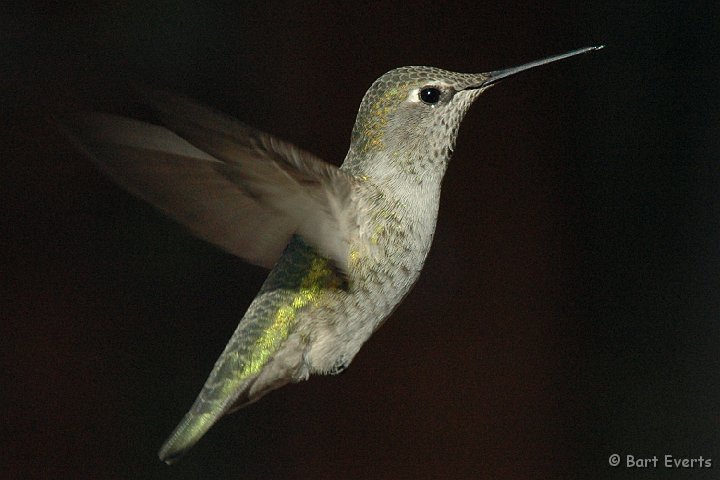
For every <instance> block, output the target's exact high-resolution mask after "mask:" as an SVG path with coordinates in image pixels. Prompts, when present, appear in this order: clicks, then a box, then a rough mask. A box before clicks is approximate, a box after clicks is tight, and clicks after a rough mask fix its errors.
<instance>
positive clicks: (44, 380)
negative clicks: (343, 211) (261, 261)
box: [0, 0, 720, 479]
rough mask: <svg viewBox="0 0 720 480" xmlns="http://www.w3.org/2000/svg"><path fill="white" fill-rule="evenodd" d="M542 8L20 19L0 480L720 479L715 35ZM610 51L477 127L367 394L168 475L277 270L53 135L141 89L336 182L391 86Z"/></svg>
mask: <svg viewBox="0 0 720 480" xmlns="http://www.w3.org/2000/svg"><path fill="white" fill-rule="evenodd" d="M535 3H536V2H526V3H523V2H514V3H507V4H502V5H500V4H497V3H496V2H477V1H475V2H467V3H466V4H460V3H445V2H428V3H406V2H398V3H390V2H369V3H366V2H354V3H352V4H350V3H348V4H346V5H343V6H339V3H338V4H335V3H330V2H327V3H310V2H308V3H305V2H298V3H277V2H261V3H256V4H250V3H244V2H243V4H242V5H238V4H237V3H236V2H230V1H228V2H223V3H213V4H209V3H208V2H201V1H190V0H186V1H180V2H176V1H166V2H151V3H147V2H117V3H116V4H113V3H107V2H82V3H80V4H76V6H73V7H59V6H55V7H48V9H44V8H43V7H40V6H38V5H34V6H28V5H27V4H25V6H23V7H17V8H10V7H2V10H0V92H1V93H0V107H2V115H1V116H0V122H1V123H0V125H1V128H0V182H1V183H0V215H1V216H0V222H1V223H0V252H1V253H0V262H1V264H0V272H1V273H0V282H1V284H2V285H1V292H2V293H1V294H0V295H1V297H2V300H0V320H1V323H0V329H1V330H0V334H1V335H2V343H1V344H2V349H1V350H0V354H1V355H2V384H0V399H1V400H2V410H1V411H2V414H1V415H2V418H1V425H2V429H1V430H0V438H1V440H0V451H2V455H0V458H2V460H0V470H1V471H2V472H3V474H2V476H3V477H4V478H105V479H139V478H168V479H190V478H193V479H196V478H213V479H229V478H244V479H251V478H298V479H304V478H313V479H334V478H376V479H380V478H382V479H386V478H387V479H396V478H502V479H514V478H518V479H529V478H542V479H545V478H633V479H634V478H651V477H653V478H655V477H656V476H660V477H662V478H688V479H695V478H717V477H718V475H720V473H718V472H720V428H719V427H720V408H719V406H718V400H720V387H719V385H720V277H719V275H718V274H720V223H719V219H720V192H719V191H718V190H719V187H720V167H719V165H718V160H719V158H718V156H719V155H718V152H719V151H720V150H719V149H720V140H719V139H720V116H719V114H718V112H720V105H719V104H718V103H719V100H720V97H719V96H718V90H717V84H718V76H719V75H720V59H719V53H718V52H719V50H718V45H720V43H718V37H717V35H716V33H717V31H718V28H719V27H718V25H720V17H719V16H718V9H717V8H716V7H713V6H711V4H710V2H708V5H700V4H693V5H688V4H685V5H680V2H678V4H674V3H670V2H630V3H632V5H628V4H627V3H628V2H608V3H605V2H600V3H602V5H593V6H585V7H583V6H578V5H577V4H576V2H565V3H561V2H551V3H548V4H546V5H544V6H537V5H535ZM333 5H334V6H333ZM601 43H602V44H606V45H607V46H606V48H605V49H604V50H602V51H599V52H593V53H591V54H588V55H585V56H582V57H577V58H574V59H571V60H567V61H564V62H562V63H557V64H554V65H552V66H547V67H544V68H541V69H536V70H533V71H531V72H527V73H525V74H523V75H521V76H518V77H516V78H512V79H509V80H507V81H504V82H502V84H501V85H499V86H497V87H496V88H493V89H492V90H489V91H488V92H487V93H486V94H485V95H484V96H482V97H481V98H480V99H479V100H478V101H477V103H476V105H475V106H474V107H473V108H472V109H471V111H470V113H469V114H468V116H467V117H466V120H465V121H464V123H463V126H462V128H461V131H460V136H459V139H458V143H457V149H456V152H455V156H454V158H453V160H452V162H451V164H450V168H449V170H448V173H447V177H446V180H445V183H444V195H443V199H442V203H441V209H440V218H439V221H438V227H437V233H436V236H435V242H434V246H433V249H432V251H431V252H430V256H429V258H428V260H427V263H426V266H425V269H424V271H423V275H422V276H421V278H420V281H419V282H418V284H417V285H416V287H415V288H414V290H413V291H412V292H411V294H410V295H409V296H408V297H407V299H406V300H405V302H404V303H403V304H402V305H401V306H400V307H399V308H398V309H397V311H396V312H395V314H394V315H393V316H392V318H391V319H390V320H389V321H388V322H387V323H386V325H385V326H384V327H383V328H382V329H381V330H380V331H379V332H378V333H377V334H376V335H375V336H374V337H373V338H372V339H371V340H370V341H369V342H368V343H367V344H366V346H365V347H364V348H363V349H362V350H361V352H360V354H359V355H358V356H357V357H356V359H355V361H354V362H353V364H352V366H351V367H350V369H349V370H348V371H347V373H345V374H343V375H341V376H339V377H327V378H326V377H314V378H312V379H311V380H310V381H309V382H305V383H302V384H299V385H293V386H290V387H287V388H284V389H282V390H279V391H277V392H275V393H273V394H271V395H269V396H268V397H266V398H265V399H263V401H261V402H260V403H258V404H256V405H253V406H251V407H250V408H248V409H246V410H243V411H242V412H240V413H237V414H235V415H233V416H231V417H226V418H225V419H223V420H222V421H220V422H219V423H218V424H217V425H216V426H215V427H214V428H213V429H212V430H211V431H210V432H209V433H208V434H207V435H206V436H205V438H203V439H202V440H201V442H200V443H199V444H198V445H197V446H196V447H195V448H194V449H193V450H192V451H191V452H190V454H189V455H188V456H187V457H186V458H184V459H183V460H182V461H181V462H180V463H179V464H177V465H175V466H172V467H168V466H166V465H164V464H162V463H161V462H160V461H159V460H158V459H157V457H156V451H157V449H158V447H159V446H160V444H161V443H162V442H163V440H164V439H165V437H166V436H167V435H168V434H169V433H170V431H171V430H172V429H173V428H174V427H175V424H176V423H177V422H178V421H179V420H180V418H181V417H182V415H183V414H184V413H185V411H186V410H187V409H188V408H189V407H190V405H191V403H192V402H193V400H194V398H195V395H196V394H197V393H198V392H199V390H200V387H201V385H202V383H203V382H204V380H205V377H206V375H207V374H208V373H209V371H210V369H211V367H212V365H213V363H214V361H215V359H216V357H217V355H218V354H219V353H220V351H221V350H222V348H223V346H224V345H225V342H226V340H227V339H228V338H229V336H230V334H231V332H232V331H233V330H234V329H235V326H236V324H237V321H238V320H239V319H240V318H241V316H242V314H243V312H244V311H245V309H246V307H247V306H248V304H249V303H250V301H251V300H252V298H253V297H254V295H255V293H256V291H257V290H258V288H259V286H260V284H261V283H262V280H263V279H264V276H265V272H264V271H263V270H262V269H260V268H256V267H252V266H247V265H245V264H244V263H243V262H241V261H240V260H238V259H236V258H233V257H231V256H230V255H227V254H225V253H223V252H222V251H220V250H218V249H216V248H214V247H212V246H210V245H207V244H205V243H204V242H202V241H200V240H197V239H195V238H193V237H191V236H190V235H189V234H187V233H186V232H185V230H183V228H182V227H180V226H178V225H176V224H175V223H173V222H172V221H170V220H167V219H165V218H163V217H162V216H161V215H159V214H158V213H156V211H155V210H154V209H153V208H152V207H149V206H148V205H146V204H144V203H143V202H141V201H139V200H136V199H135V198H133V197H131V196H130V195H128V194H126V193H125V192H124V191H123V190H121V189H120V188H118V187H116V186H115V185H114V184H112V183H111V182H110V181H109V180H107V179H106V178H105V177H103V176H102V175H101V174H99V173H98V172H97V171H96V170H95V169H94V168H93V166H92V164H91V162H89V161H88V160H87V159H86V158H84V157H83V156H82V155H80V154H78V153H77V152H76V151H75V150H74V149H73V148H72V146H71V145H69V144H68V143H67V142H66V141H65V140H64V139H63V138H62V136H61V135H60V134H59V133H58V132H57V131H56V130H55V129H54V128H53V127H52V126H51V125H49V124H48V123H46V122H45V121H44V120H43V116H44V115H46V114H48V113H57V112H64V111H70V110H75V109H99V110H106V111H112V112H119V113H132V111H133V109H135V108H136V106H134V104H133V103H132V101H131V100H130V99H131V96H130V95H129V94H128V89H127V88H126V87H127V82H128V81H142V82H146V83H152V84H154V85H158V86H161V87H166V88H171V89H175V90H179V91H181V92H183V93H185V94H187V95H189V96H192V97H195V98H197V99H199V100H201V101H203V102H205V103H208V104H210V105H213V106H215V107H217V108H219V109H221V110H224V111H226V112H228V113H230V114H232V115H234V116H236V117H238V118H240V119H242V120H244V121H246V122H247V123H249V124H252V125H255V126H257V127H258V128H261V129H263V130H266V131H269V132H271V133H273V134H276V135H278V136H280V137H282V138H285V139H287V140H290V141H293V142H295V143H297V144H298V145H300V146H302V147H304V148H306V149H308V150H310V151H312V152H315V153H317V154H318V155H319V156H321V157H322V158H325V159H327V160H328V161H330V162H332V163H335V164H339V163H340V162H341V161H342V159H343V157H344V155H345V151H346V149H347V145H348V141H349V135H350V130H351V128H352V124H353V121H354V116H355V112H356V110H357V107H358V105H359V102H360V99H361V98H362V95H363V93H364V92H365V90H366V89H367V87H368V86H369V85H370V84H371V82H372V81H373V80H374V79H375V78H377V77H378V76H379V75H381V74H382V73H384V72H385V71H387V70H389V69H391V68H394V67H397V66H401V65H413V64H420V65H434V66H438V67H443V68H447V69H451V70H457V71H468V72H478V71H487V70H492V69H496V68H501V67H506V66H512V65H516V64H520V63H523V62H526V61H530V60H534V59H537V58H540V57H543V56H546V55H550V54H555V53H560V52H563V51H567V50H571V49H574V48H578V47H584V46H588V45H595V44H601ZM612 453H618V454H620V455H622V456H623V461H624V456H625V455H628V454H630V455H634V456H636V457H652V456H653V455H657V456H658V457H662V456H663V455H666V454H670V455H673V456H675V457H687V458H697V457H699V456H700V455H702V456H703V457H705V458H712V463H713V467H712V469H709V470H708V469H704V470H702V469H693V470H683V471H677V470H667V469H664V468H661V466H660V465H661V463H662V458H661V459H660V461H659V463H658V467H657V468H655V469H652V468H650V469H645V470H641V471H638V470H632V469H628V468H624V467H616V468H613V467H610V466H609V465H608V456H609V455H610V454H612Z"/></svg>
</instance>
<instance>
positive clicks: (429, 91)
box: [420, 87, 440, 105]
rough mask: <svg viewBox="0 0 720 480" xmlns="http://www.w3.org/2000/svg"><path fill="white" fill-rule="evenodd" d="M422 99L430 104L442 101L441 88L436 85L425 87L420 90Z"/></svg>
mask: <svg viewBox="0 0 720 480" xmlns="http://www.w3.org/2000/svg"><path fill="white" fill-rule="evenodd" d="M420 100H422V101H423V102H424V103H427V104H428V105H434V104H436V103H438V102H439V101H440V90H439V89H437V88H435V87H425V88H423V89H422V90H420Z"/></svg>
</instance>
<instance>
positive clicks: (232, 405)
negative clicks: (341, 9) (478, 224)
mask: <svg viewBox="0 0 720 480" xmlns="http://www.w3.org/2000/svg"><path fill="white" fill-rule="evenodd" d="M600 48H602V46H595V47H588V48H582V49H578V50H573V51H570V52H567V53H564V54H561V55H555V56H551V57H547V58H544V59H542V60H537V61H534V62H530V63H526V64H524V65H521V66H517V67H513V68H506V69H502V70H495V71H491V72H487V73H479V74H465V73H455V72H451V71H447V70H442V69H439V68H435V67H421V66H409V67H400V68H397V69H394V70H391V71H389V72H388V73H385V74H384V75H382V76H381V77H380V78H378V79H377V80H376V81H375V82H374V83H373V84H372V86H371V87H370V88H369V90H368V91H367V92H366V93H365V96H364V97H363V99H362V102H361V104H360V108H359V111H358V114H357V118H356V121H355V125H354V127H353V130H352V134H351V139H350V148H349V151H348V153H347V156H346V157H345V160H344V162H343V163H342V165H341V166H340V167H339V168H338V167H336V166H334V165H332V164H329V163H326V162H324V161H322V160H320V159H319V158H317V157H315V156H314V155H312V154H310V153H308V152H306V151H304V150H301V149H300V148H298V147H296V146H294V145H292V144H290V143H287V142H285V141H283V140H280V139H278V138H275V137H273V136H271V135H269V134H266V133H263V132H260V131H258V130H256V129H254V128H251V127H249V126H247V125H245V124H243V123H240V122H239V121H237V120H235V119H233V118H231V117H229V116H227V115H225V114H222V113H220V112H218V111H215V110H214V109H211V108H209V107H206V106H204V105H202V104H200V103H197V102H195V101H193V100H190V99H188V98H186V97H183V96H179V95H175V94H170V93H168V92H165V91H160V90H150V89H143V91H142V93H141V96H142V98H143V99H144V100H145V101H146V102H147V103H148V104H149V106H150V107H151V108H152V109H153V110H154V111H155V112H156V113H157V115H158V117H159V119H160V121H161V122H160V123H162V125H158V124H151V123H146V122H143V121H139V120H134V119H129V118H125V117H121V116H117V115H111V114H106V113H83V114H78V115H75V116H73V117H72V118H71V119H70V120H68V119H65V120H64V121H63V122H62V123H63V125H62V128H63V129H64V130H65V132H66V133H67V134H68V135H69V136H70V138H71V139H72V140H73V141H74V142H75V143H76V145H78V146H79V147H80V148H81V149H82V150H83V151H84V152H85V153H86V154H87V155H89V156H90V157H91V158H92V159H93V160H94V161H95V163H96V164H97V165H98V167H99V168H100V170H102V171H103V172H105V173H106V174H107V175H109V177H111V178H112V179H113V180H114V181H115V182H117V183H118V184H119V185H121V186H122V187H124V188H125V189H127V190H128V191H129V192H131V193H132V194H134V195H136V196H138V197H140V198H142V199H144V200H146V201H147V202H149V203H150V204H152V205H154V206H155V207H156V208H157V209H159V210H160V211H162V212H164V213H165V214H167V215H168V216H170V217H171V218H173V219H175V220H176V221H178V222H179V223H180V224H182V225H184V226H186V227H187V228H188V229H189V230H190V231H191V232H193V233H194V234H196V235H197V236H199V237H201V238H203V239H205V240H207V241H208V242H211V243H213V244H215V245H217V246H219V247H220V248H222V249H224V250H226V251H227V252H229V253H231V254H233V255H236V256H238V257H240V258H242V259H244V260H246V261H247V262H249V263H252V264H255V265H260V266H262V267H266V268H268V269H271V271H270V273H269V275H268V277H267V279H266V280H265V282H264V283H263V285H262V287H261V289H260V292H259V293H258V294H257V296H256V297H255V299H254V300H253V301H252V303H251V304H250V306H249V307H248V310H247V312H246V313H245V315H244V316H243V318H242V319H241V321H240V323H239V325H238V327H237V329H236V330H235V332H234V333H233V335H232V337H231V338H230V340H229V342H228V344H227V346H226V347H225V349H224V351H223V352H222V354H221V355H220V357H219V358H218V359H217V362H216V363H215V366H214V367H213V369H212V371H211V373H210V375H209V377H208V379H207V381H206V382H205V385H204V386H203V388H202V390H201V392H200V394H199V395H198V397H197V399H196V400H195V402H194V404H193V405H192V407H191V408H190V410H189V411H188V412H187V414H186V415H185V417H184V418H183V419H182V421H181V422H180V424H179V425H178V426H177V428H176V429H175V430H174V432H173V433H172V434H171V435H170V437H169V438H168V439H167V441H166V442H165V443H164V445H162V447H161V449H160V451H159V457H160V459H161V460H163V461H165V462H166V463H168V464H170V463H173V462H174V461H176V460H177V459H178V458H180V457H181V456H182V455H183V454H184V453H186V452H187V451H188V450H189V449H190V448H191V447H192V446H193V445H195V443H196V442H198V440H199V439H200V438H201V437H202V436H203V435H204V434H205V433H206V432H207V431H208V430H209V429H210V427H211V426H212V425H213V424H214V423H215V422H217V421H218V419H219V418H220V417H221V416H223V415H225V414H228V413H230V412H233V411H235V410H237V409H240V408H242V407H245V406H247V405H249V404H251V403H253V402H255V401H257V400H259V399H260V398H261V397H263V396H264V395H266V394H267V393H269V392H270V391H272V390H275V389H277V388H280V387H282V386H283V385H286V384H288V383H290V382H299V381H302V380H306V379H307V378H308V377H309V376H310V375H312V374H336V373H339V372H341V371H343V370H344V369H345V368H346V367H347V366H348V365H349V364H350V362H351V361H352V360H353V358H354V357H355V355H356V354H357V353H358V351H359V350H360V348H361V346H362V345H363V344H364V343H365V342H366V341H367V340H368V339H369V338H370V336H371V335H372V334H373V332H375V331H376V330H377V329H378V328H379V327H380V326H381V325H382V324H383V322H384V321H385V320H386V319H387V318H388V317H389V316H390V314H391V313H392V312H393V310H394V309H395V308H396V307H397V306H398V304H399V303H400V302H401V301H402V300H403V298H404V297H405V296H406V295H407V294H408V292H409V290H410V289H411V287H412V286H413V284H414V283H415V282H416V281H417V279H418V277H419V275H420V271H421V269H422V267H423V264H424V262H425V258H426V257H427V254H428V251H429V250H430V245H431V243H432V239H433V234H434V231H435V224H436V219H437V214H438V207H439V201H440V189H441V182H442V179H443V176H444V174H445V171H446V168H447V166H448V161H449V160H450V157H451V155H452V152H453V149H454V146H455V141H456V137H457V134H458V129H459V127H460V123H461V121H462V119H463V117H464V115H465V113H466V112H467V110H468V108H469V107H470V105H471V104H472V103H473V102H474V101H475V100H476V99H477V98H478V97H479V96H480V95H481V94H482V93H483V92H485V91H486V90H487V89H488V88H490V87H492V86H493V85H495V84H496V83H498V82H499V81H500V80H502V79H504V78H507V77H509V76H511V75H514V74H516V73H519V72H522V71H524V70H527V69H530V68H533V67H537V66H540V65H544V64H547V63H550V62H555V61H558V60H562V59H565V58H568V57H572V56H575V55H579V54H583V53H586V52H589V51H591V50H598V49H600Z"/></svg>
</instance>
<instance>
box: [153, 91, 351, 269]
mask: <svg viewBox="0 0 720 480" xmlns="http://www.w3.org/2000/svg"><path fill="white" fill-rule="evenodd" d="M142 95H143V97H144V99H145V100H146V101H147V102H148V103H149V104H150V105H151V106H152V107H153V108H155V109H156V111H157V112H158V114H159V115H160V117H161V119H162V121H163V123H164V125H165V126H166V127H167V128H169V129H170V130H172V131H173V132H175V133H176V134H177V135H179V136H180V137H182V138H183V139H185V140H187V141H188V142H189V143H191V144H192V145H194V146H195V147H197V148H198V149H200V150H201V151H203V152H206V153H208V154H209V155H211V156H212V157H214V158H216V159H218V160H219V161H221V162H222V165H221V166H219V167H218V171H221V172H222V173H223V174H224V175H225V177H226V178H228V179H229V180H230V181H231V182H232V183H234V184H236V185H238V186H241V187H242V189H243V190H244V191H245V192H246V193H247V194H248V195H249V196H250V197H252V198H253V199H255V200H256V201H257V202H258V203H259V204H260V205H262V206H263V207H266V208H268V209H270V210H272V211H275V212H278V213H281V214H283V215H286V216H288V217H289V218H292V219H293V220H294V222H296V225H297V230H296V233H298V234H299V235H300V236H302V237H303V239H304V240H305V241H306V242H307V243H308V244H310V245H312V246H313V247H314V248H315V249H316V250H318V251H319V252H320V253H321V254H323V255H324V256H326V257H327V258H329V259H331V260H333V262H334V264H335V265H336V266H337V267H339V268H340V270H342V271H344V272H347V266H348V265H347V262H348V253H349V244H350V241H351V239H352V238H353V237H354V236H355V235H356V232H357V229H358V225H357V217H356V215H355V209H354V205H353V196H352V193H353V184H354V180H353V178H352V177H351V176H349V175H348V174H346V173H345V172H342V171H341V170H340V169H338V168H337V167H335V166H334V165H330V164H328V163H326V162H324V161H322V160H320V159H319V158H317V157H315V156H314V155H312V154H310V153H308V152H306V151H304V150H301V149H299V148H297V147H296V146H294V145H292V144H290V143H287V142H284V141H282V140H280V139H278V138H275V137H273V136H271V135H268V134H266V133H263V132H260V131H258V130H255V129H253V128H251V127H248V126H247V125H244V124H242V123H240V122H239V121H237V120H235V119H233V118H231V117H229V116H227V115H225V114H222V113H220V112H217V111H215V110H212V109H211V108H209V107H206V106H204V105H200V104H199V103H197V102H194V101H193V100H190V99H188V98H185V97H181V96H177V95H172V94H169V93H167V92H162V91H157V90H143V91H142Z"/></svg>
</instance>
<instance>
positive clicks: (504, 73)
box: [469, 45, 605, 88]
mask: <svg viewBox="0 0 720 480" xmlns="http://www.w3.org/2000/svg"><path fill="white" fill-rule="evenodd" d="M604 46H605V45H599V46H596V47H586V48H578V49H577V50H573V51H571V52H567V53H562V54H560V55H554V56H552V57H547V58H543V59H542V60H535V61H534V62H530V63H526V64H524V65H520V66H519V67H511V68H504V69H502V70H495V71H493V72H488V73H485V74H483V76H484V77H485V79H484V80H483V81H482V82H481V83H480V85H476V86H475V85H474V86H472V87H469V88H485V87H489V86H490V85H493V84H494V83H496V82H497V81H499V80H502V79H503V78H506V77H509V76H510V75H515V74H516V73H520V72H522V71H524V70H528V69H530V68H535V67H539V66H540V65H545V64H546V63H552V62H557V61H558V60H564V59H566V58H568V57H574V56H575V55H580V54H581V53H587V52H590V51H592V50H600V49H601V48H603V47H604Z"/></svg>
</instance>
